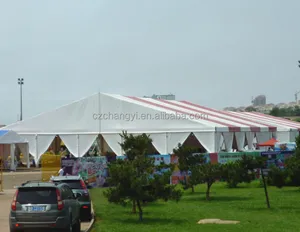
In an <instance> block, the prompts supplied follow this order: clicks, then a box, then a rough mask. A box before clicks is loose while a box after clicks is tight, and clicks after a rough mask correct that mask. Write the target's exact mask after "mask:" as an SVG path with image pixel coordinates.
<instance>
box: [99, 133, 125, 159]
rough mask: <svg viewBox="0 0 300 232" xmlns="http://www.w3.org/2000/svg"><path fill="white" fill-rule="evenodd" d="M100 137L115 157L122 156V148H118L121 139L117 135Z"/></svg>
mask: <svg viewBox="0 0 300 232" xmlns="http://www.w3.org/2000/svg"><path fill="white" fill-rule="evenodd" d="M102 136H103V139H104V140H105V141H106V143H107V144H108V146H109V147H110V148H111V150H112V151H113V152H114V153H115V154H116V155H117V156H121V155H123V152H122V148H121V146H120V143H122V137H121V136H120V135H119V134H102Z"/></svg>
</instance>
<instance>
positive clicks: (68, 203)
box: [9, 181, 81, 232]
mask: <svg viewBox="0 0 300 232" xmlns="http://www.w3.org/2000/svg"><path fill="white" fill-rule="evenodd" d="M78 196H79V195H78ZM79 210H80V205H79V202H78V200H77V199H76V196H75V195H74V194H73V192H72V190H71V189H70V187H69V186H68V185H67V184H58V185H56V184H54V183H45V182H36V181H35V182H26V183H24V184H23V185H22V186H21V187H18V189H17V190H16V193H15V196H14V198H13V201H12V203H11V210H10V215H9V226H10V231H11V232H19V231H20V232H21V231H22V232H23V231H43V230H45V229H49V230H53V231H61V232H80V230H81V228H80V212H79Z"/></svg>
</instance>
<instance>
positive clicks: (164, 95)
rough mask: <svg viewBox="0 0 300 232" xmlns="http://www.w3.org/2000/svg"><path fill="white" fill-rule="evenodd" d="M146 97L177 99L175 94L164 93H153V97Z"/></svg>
mask: <svg viewBox="0 0 300 232" xmlns="http://www.w3.org/2000/svg"><path fill="white" fill-rule="evenodd" d="M144 97H145V98H153V99H163V100H175V95H174V94H163V95H156V94H153V95H152V96H151V97H149V96H144Z"/></svg>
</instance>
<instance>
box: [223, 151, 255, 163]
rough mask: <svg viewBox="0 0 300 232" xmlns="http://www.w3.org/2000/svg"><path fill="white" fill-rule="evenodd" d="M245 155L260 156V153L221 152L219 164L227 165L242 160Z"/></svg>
mask: <svg viewBox="0 0 300 232" xmlns="http://www.w3.org/2000/svg"><path fill="white" fill-rule="evenodd" d="M243 155H247V156H260V152H220V153H218V163H220V164H226V163H228V162H235V161H237V160H240V159H241V158H242V156H243Z"/></svg>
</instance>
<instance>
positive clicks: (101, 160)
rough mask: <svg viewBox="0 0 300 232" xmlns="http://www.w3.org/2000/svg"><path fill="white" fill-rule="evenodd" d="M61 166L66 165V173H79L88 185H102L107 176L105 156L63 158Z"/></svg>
mask: <svg viewBox="0 0 300 232" xmlns="http://www.w3.org/2000/svg"><path fill="white" fill-rule="evenodd" d="M62 167H66V172H65V174H66V175H75V176H77V175H80V176H81V177H82V178H83V179H84V180H85V181H87V182H88V185H89V186H90V187H92V188H93V187H102V186H103V185H104V184H105V182H106V178H107V176H108V166H107V159H106V157H105V156H97V157H82V158H65V159H62Z"/></svg>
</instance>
